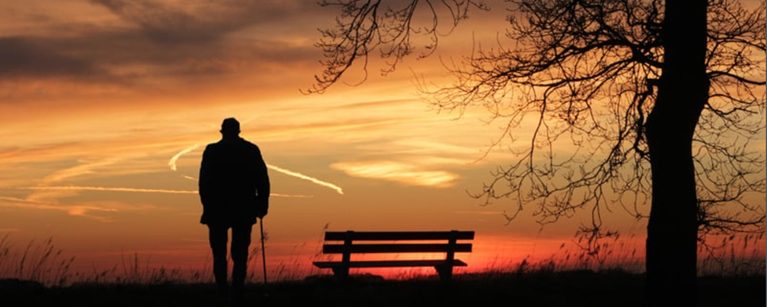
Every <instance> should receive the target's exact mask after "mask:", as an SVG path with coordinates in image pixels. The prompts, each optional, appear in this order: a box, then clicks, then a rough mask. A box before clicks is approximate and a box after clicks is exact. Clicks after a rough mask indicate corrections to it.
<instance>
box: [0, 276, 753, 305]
mask: <svg viewBox="0 0 767 307" xmlns="http://www.w3.org/2000/svg"><path fill="white" fill-rule="evenodd" d="M643 282H644V277H643V275H638V274H630V273H624V272H600V273H594V272H591V271H570V272H530V273H524V274H515V273H504V274H488V273H485V274H476V275H475V274H471V275H459V276H456V277H455V278H454V280H453V281H451V282H441V281H439V280H437V279H429V278H425V279H416V280H382V279H380V278H377V277H375V276H370V275H368V276H357V277H354V278H353V279H352V280H350V281H345V282H341V281H336V280H334V279H333V278H331V277H327V276H319V277H310V278H307V279H306V280H304V281H295V282H281V283H277V284H273V285H271V286H270V287H269V289H268V292H269V293H268V294H269V296H268V297H265V296H264V293H265V289H264V287H263V286H262V285H260V284H253V285H249V286H248V288H247V292H246V294H245V299H244V304H242V305H243V306H398V307H399V306H419V307H425V306H463V307H473V306H567V307H575V306H618V307H631V306H643V303H644V301H643V299H642V291H643V288H644V286H643ZM699 285H700V287H699V288H700V291H699V306H744V307H746V306H765V277H764V276H748V277H701V278H700V281H699ZM226 305H228V304H227V302H226V301H225V300H222V299H221V298H220V297H218V296H217V295H216V291H215V288H214V287H212V285H207V284H158V285H123V284H120V285H114V284H112V285H107V284H95V285H94V284H90V285H89V284H79V285H72V286H68V287H63V288H57V287H53V288H45V287H42V286H41V285H39V284H36V283H34V282H19V281H15V280H0V306H9V307H10V306H140V307H149V306H226Z"/></svg>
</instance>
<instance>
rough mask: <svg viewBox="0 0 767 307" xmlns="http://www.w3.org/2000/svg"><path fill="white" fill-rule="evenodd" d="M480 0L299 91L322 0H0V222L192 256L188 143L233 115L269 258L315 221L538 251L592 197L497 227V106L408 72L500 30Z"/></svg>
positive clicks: (551, 244) (620, 222) (629, 221)
mask: <svg viewBox="0 0 767 307" xmlns="http://www.w3.org/2000/svg"><path fill="white" fill-rule="evenodd" d="M490 6H491V8H492V10H491V11H489V12H485V11H476V10H475V11H472V12H471V14H470V19H469V20H467V21H466V22H465V23H462V24H461V25H460V26H459V27H458V28H457V29H456V30H455V31H454V32H453V33H451V34H450V35H447V36H444V37H441V40H440V45H439V49H438V50H437V52H436V53H435V54H433V55H432V56H430V57H428V58H426V59H420V60H419V59H416V58H415V57H412V58H408V59H406V60H405V62H404V63H402V64H401V65H400V66H399V67H398V70H397V71H396V72H394V73H391V74H389V75H387V76H384V77H382V76H380V74H379V73H378V72H379V69H380V68H381V67H382V66H381V63H380V62H379V61H373V62H371V63H370V67H369V68H370V69H369V70H370V74H369V76H368V79H367V80H366V81H365V83H364V84H362V85H359V86H350V85H349V84H356V83H358V82H359V81H361V78H362V75H361V74H360V71H359V69H357V70H355V71H352V72H351V73H350V74H349V75H348V76H347V77H346V78H345V79H343V80H342V81H343V82H341V83H339V84H336V85H335V86H334V87H332V88H331V89H330V90H328V91H327V92H326V93H324V94H312V95H305V94H302V93H301V92H300V90H305V89H308V88H309V87H311V85H312V82H313V75H314V74H316V73H319V72H320V71H321V69H322V67H321V66H320V65H319V64H318V60H319V59H320V58H321V52H320V50H318V49H317V48H315V47H314V46H313V44H314V43H315V42H316V41H317V40H318V39H319V37H320V34H319V32H318V31H317V28H318V27H327V26H331V25H332V23H333V20H334V16H335V15H336V14H337V12H336V11H335V10H334V9H333V8H321V7H319V6H317V5H316V4H315V1H276V0H270V1H245V0H236V1H202V0H200V1H197V0H195V1H180V0H175V1H152V0H140V1H127V0H125V1H122V0H92V1H87V0H82V1H80V0H71V1H44V0H24V1H17V0H8V1H2V2H0V122H2V125H0V138H1V139H2V140H3V141H2V143H0V169H2V172H0V236H3V235H5V234H6V233H7V234H9V236H10V239H11V241H13V242H15V244H16V245H19V246H23V245H24V244H26V242H28V241H29V240H32V239H35V240H44V239H46V238H48V237H52V238H53V240H54V243H55V244H56V246H57V247H58V248H62V249H63V250H64V252H65V253H67V254H68V255H74V256H76V257H77V259H78V260H77V261H78V263H79V265H80V266H82V267H86V268H90V267H91V266H92V264H93V265H94V266H97V267H108V266H110V265H114V264H117V263H120V261H122V260H121V259H122V257H124V256H125V255H132V254H134V253H138V254H139V255H140V256H144V257H148V258H151V263H152V264H153V265H158V266H170V267H173V266H182V267H204V266H205V265H206V264H207V263H206V261H209V250H208V246H207V229H206V228H205V227H204V225H201V224H199V215H200V213H201V205H200V203H199V198H198V196H197V194H196V187H197V183H196V177H197V175H198V171H199V163H200V158H201V154H202V150H203V149H204V147H205V145H206V144H208V143H212V142H216V141H217V140H218V139H219V137H220V135H219V133H218V130H219V126H220V123H221V120H222V119H224V118H226V117H236V118H237V119H239V120H240V122H241V123H242V131H243V132H242V136H243V137H244V138H246V139H248V140H250V141H252V142H254V143H256V144H258V145H259V147H260V148H261V150H262V152H263V155H264V158H265V160H266V162H267V163H268V164H269V165H270V170H269V174H270V176H271V182H272V192H273V193H275V194H274V195H273V196H272V198H271V207H270V212H269V215H268V216H267V218H266V224H265V225H266V229H267V232H268V233H269V241H268V244H267V246H268V247H269V249H270V250H269V251H268V253H269V256H270V257H273V258H270V259H274V260H273V261H274V263H273V265H276V264H277V263H280V262H282V263H292V262H296V261H297V260H296V259H300V261H299V262H300V265H302V266H306V267H308V266H309V265H310V262H311V259H310V258H311V257H313V256H314V255H315V254H316V253H317V252H319V247H318V246H319V245H318V244H319V241H320V240H321V237H322V233H323V231H324V229H325V228H326V227H327V229H331V230H347V229H349V230H450V229H459V230H475V231H476V232H477V239H476V240H475V242H474V243H475V252H474V253H472V254H467V255H461V256H460V258H461V259H464V260H466V261H467V262H469V265H470V268H471V267H474V268H477V269H481V268H484V267H487V266H488V265H492V263H505V262H514V261H520V260H521V259H522V258H524V257H525V256H526V255H531V256H532V257H547V256H549V255H551V254H552V253H555V252H557V250H558V248H559V247H560V245H561V243H566V242H571V241H572V240H573V234H574V233H575V231H576V229H577V227H578V225H579V224H581V223H588V218H587V215H588V212H580V213H578V214H576V215H575V216H574V217H572V218H569V219H564V220H562V221H560V222H558V223H557V224H553V225H547V226H545V227H544V228H543V229H541V227H540V225H538V224H537V223H536V220H535V217H533V216H532V215H531V213H532V211H533V209H534V208H533V207H531V208H530V209H527V210H526V211H524V212H523V213H522V215H521V216H520V217H519V218H518V219H517V220H515V221H514V222H513V223H511V224H508V225H507V224H506V220H505V219H504V218H503V215H502V213H503V212H504V210H507V209H509V206H510V204H507V203H504V201H497V202H495V203H493V204H491V205H488V206H482V205H481V204H482V201H481V200H477V199H473V198H471V197H469V196H468V194H467V191H468V192H478V191H479V190H480V189H481V187H482V183H483V182H485V181H487V180H489V179H490V172H491V171H493V170H494V169H495V168H496V167H497V166H498V165H502V164H503V163H504V162H505V161H508V159H509V157H510V154H509V151H508V150H507V148H515V146H525V143H508V144H503V146H500V147H499V148H495V149H490V148H489V146H490V145H491V144H492V143H493V142H494V141H495V139H496V138H498V137H499V136H500V134H501V133H502V130H501V126H500V125H502V124H503V123H499V122H489V119H490V118H489V114H487V113H486V112H484V111H483V110H481V109H476V110H475V109H469V110H467V112H466V113H465V114H464V115H463V116H462V117H461V118H460V119H459V118H458V117H459V116H458V114H454V113H453V114H451V113H449V112H438V110H437V109H435V108H434V107H432V106H430V105H429V104H428V103H427V102H426V101H425V99H424V97H423V96H422V95H421V94H419V92H418V90H417V85H416V83H417V81H416V80H417V79H418V80H425V81H426V82H428V83H431V84H436V85H440V84H446V82H449V81H450V80H451V79H450V78H449V76H448V74H447V71H446V70H445V68H444V66H443V65H442V63H443V62H449V61H451V60H458V59H459V58H460V57H461V56H463V55H467V54H468V53H470V52H471V48H472V42H475V43H476V44H483V43H484V44H488V45H492V44H494V43H495V41H496V38H497V37H498V36H502V35H503V28H504V26H505V24H506V21H505V19H504V15H505V14H506V12H505V10H504V9H503V4H502V3H501V2H500V1H499V2H498V3H496V2H491V3H490ZM447 30H448V28H445V29H444V32H447ZM529 128H530V127H529V125H526V124H525V123H523V124H522V125H520V126H519V127H518V128H517V129H519V131H518V133H517V136H518V137H519V138H520V139H524V138H525V136H526V135H529V134H530V133H531V131H529V130H530V129H529ZM760 142H761V146H762V147H763V141H760ZM488 150H490V151H489V154H487V155H485V153H486V151H488ZM557 150H562V151H568V150H572V148H561V149H557ZM762 199H763V196H762ZM613 209H614V210H612V211H613V212H612V213H610V214H609V216H608V220H609V222H610V225H611V226H612V227H613V228H615V229H619V230H621V231H622V232H623V233H625V234H627V235H630V234H638V235H641V234H642V233H643V231H644V228H645V222H644V221H642V220H636V219H634V218H633V217H632V216H631V215H629V214H626V213H625V211H624V210H623V209H622V208H620V206H615V207H613ZM645 209H646V207H645ZM255 230H257V228H256V229H255ZM256 237H257V231H254V238H256ZM254 242H255V240H254ZM302 257H303V258H302Z"/></svg>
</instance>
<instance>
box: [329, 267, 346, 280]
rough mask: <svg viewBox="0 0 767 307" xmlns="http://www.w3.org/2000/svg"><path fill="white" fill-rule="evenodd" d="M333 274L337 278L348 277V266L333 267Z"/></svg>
mask: <svg viewBox="0 0 767 307" xmlns="http://www.w3.org/2000/svg"><path fill="white" fill-rule="evenodd" d="M333 275H335V276H336V277H337V278H339V279H345V278H347V277H349V267H347V266H343V267H334V268H333Z"/></svg>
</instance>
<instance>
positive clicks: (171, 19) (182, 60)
mask: <svg viewBox="0 0 767 307" xmlns="http://www.w3.org/2000/svg"><path fill="white" fill-rule="evenodd" d="M92 2H93V3H97V4H98V5H101V6H104V7H106V8H107V9H108V10H109V11H110V12H112V13H114V14H115V15H117V16H119V17H120V18H121V19H122V20H124V21H125V23H126V25H119V26H118V25H109V26H102V27H73V29H74V28H76V29H78V31H74V32H73V33H69V34H68V35H59V36H54V35H47V36H42V35H37V36H14V37H0V78H41V77H52V78H58V77H70V78H82V79H88V80H89V81H93V82H110V83H113V82H124V83H129V82H130V81H131V80H139V79H142V78H145V77H173V76H176V77H179V78H184V77H189V76H206V75H219V74H225V73H238V72H244V71H248V70H251V71H252V69H254V68H256V69H257V68H258V67H261V66H264V65H295V64H296V63H306V62H309V61H310V62H315V61H316V59H317V58H318V56H319V54H318V52H317V50H316V49H314V48H313V47H312V46H311V45H310V44H309V43H305V44H296V43H289V42H288V40H287V39H285V38H282V37H279V36H278V35H269V36H264V37H257V35H263V33H269V34H271V33H276V32H278V31H263V30H260V31H255V33H260V34H256V35H253V34H250V33H251V32H247V29H248V28H249V27H258V26H261V27H269V26H272V25H269V24H268V23H270V22H275V23H278V24H281V25H282V26H285V25H286V24H289V21H288V19H294V20H301V17H300V16H302V14H306V12H304V11H305V10H304V9H302V8H300V7H298V6H297V4H296V3H298V2H291V1H282V2H279V1H273V2H270V1H244V0H237V1H204V2H203V1H185V2H183V4H184V5H186V6H184V7H181V6H175V7H174V6H169V5H167V4H163V3H160V2H158V1H148V0H136V1H125V0H92ZM224 4H225V5H224ZM304 5H309V4H308V3H304ZM311 5H314V4H311ZM238 31H246V32H241V33H237V32H238ZM234 34H237V36H236V37H234ZM307 34H314V33H312V32H310V33H307ZM251 35H252V36H251ZM179 81H183V80H179Z"/></svg>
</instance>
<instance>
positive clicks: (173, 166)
mask: <svg viewBox="0 0 767 307" xmlns="http://www.w3.org/2000/svg"><path fill="white" fill-rule="evenodd" d="M197 147H200V144H194V145H192V146H189V147H187V148H184V150H182V151H179V152H178V153H177V154H175V155H173V157H171V158H170V161H168V166H170V169H171V170H172V171H174V172H175V171H176V161H178V158H181V156H183V155H185V154H187V153H189V152H191V151H192V150H195V149H197Z"/></svg>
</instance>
